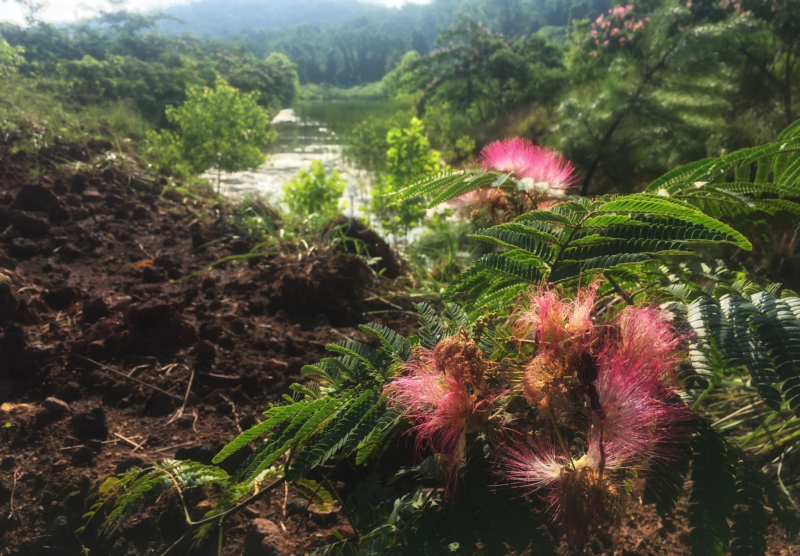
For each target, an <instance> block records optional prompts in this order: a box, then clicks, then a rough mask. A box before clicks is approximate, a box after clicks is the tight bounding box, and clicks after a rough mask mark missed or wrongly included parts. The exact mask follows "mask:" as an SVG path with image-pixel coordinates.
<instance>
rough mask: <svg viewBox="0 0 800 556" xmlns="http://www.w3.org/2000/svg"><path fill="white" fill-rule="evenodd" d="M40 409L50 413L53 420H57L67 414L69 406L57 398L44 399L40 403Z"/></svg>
mask: <svg viewBox="0 0 800 556" xmlns="http://www.w3.org/2000/svg"><path fill="white" fill-rule="evenodd" d="M42 407H43V408H45V409H46V410H47V411H49V412H50V415H51V416H52V417H53V418H58V417H62V416H64V415H66V414H67V413H69V404H68V403H67V402H65V401H62V400H59V399H58V398H52V397H51V398H45V399H44V400H43V401H42Z"/></svg>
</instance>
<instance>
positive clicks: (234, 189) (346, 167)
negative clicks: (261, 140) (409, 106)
mask: <svg viewBox="0 0 800 556" xmlns="http://www.w3.org/2000/svg"><path fill="white" fill-rule="evenodd" d="M397 109H398V107H397V106H396V105H395V104H394V103H391V102H383V101H361V102H355V101H347V102H325V103H321V102H320V103H305V104H300V105H298V106H297V108H296V109H291V108H289V109H285V110H281V111H280V112H279V113H278V115H277V116H275V118H274V119H273V120H272V123H273V129H274V130H275V131H276V132H277V134H278V137H277V139H276V140H275V141H274V142H273V143H271V144H270V145H269V146H268V147H267V148H266V149H265V152H266V153H267V162H266V163H265V164H263V165H262V166H260V167H259V168H257V169H255V170H251V171H245V172H234V173H225V172H223V173H222V181H221V190H222V192H223V193H224V194H226V195H228V196H229V197H239V196H242V195H246V194H253V193H256V194H259V195H262V196H263V197H265V198H266V199H267V200H269V201H270V202H271V203H273V204H275V205H280V198H281V195H282V193H283V184H284V183H286V182H288V181H289V180H291V179H292V178H294V177H295V176H296V175H297V173H298V172H299V171H300V170H310V169H311V162H312V161H313V160H319V161H321V162H322V163H323V164H324V165H325V168H326V169H327V171H328V173H329V174H330V172H331V171H332V170H338V171H339V174H340V175H341V177H342V180H343V181H344V182H345V184H346V190H345V194H344V197H343V201H345V202H347V206H349V207H357V206H358V205H360V204H363V203H364V202H365V201H366V199H367V198H368V196H369V189H370V185H371V174H370V173H369V172H367V171H366V170H364V169H362V168H359V167H358V166H357V165H356V164H355V163H354V162H353V161H352V160H348V159H346V157H345V156H344V149H345V146H346V145H345V142H346V136H347V132H348V131H349V129H351V128H352V127H353V126H354V125H356V124H358V123H359V122H361V121H363V120H364V119H366V118H368V117H370V116H373V115H382V114H385V113H393V111H396V110H397ZM203 177H205V178H206V179H208V180H209V181H210V182H211V183H216V179H217V176H216V173H215V172H214V173H208V174H206V175H204V176H203ZM347 212H348V214H351V213H352V209H350V210H348V211H347ZM355 214H358V210H356V211H355Z"/></svg>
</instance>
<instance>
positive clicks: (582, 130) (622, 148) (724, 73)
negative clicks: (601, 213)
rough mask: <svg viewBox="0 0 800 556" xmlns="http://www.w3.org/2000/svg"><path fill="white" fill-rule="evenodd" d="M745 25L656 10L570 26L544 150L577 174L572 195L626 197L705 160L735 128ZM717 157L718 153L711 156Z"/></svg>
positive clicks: (625, 11)
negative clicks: (566, 80) (738, 55)
mask: <svg viewBox="0 0 800 556" xmlns="http://www.w3.org/2000/svg"><path fill="white" fill-rule="evenodd" d="M751 27H752V24H751V23H750V22H749V20H748V19H746V18H741V17H727V18H723V19H719V20H710V19H709V18H706V17H695V16H693V15H692V13H691V11H690V9H689V8H686V7H684V6H682V5H675V4H673V3H672V2H664V3H663V5H662V7H660V8H659V9H657V10H656V11H655V12H654V13H652V14H651V13H650V12H648V11H646V10H645V9H643V8H636V7H634V6H624V7H617V8H614V9H613V10H610V11H609V13H608V14H604V15H603V16H601V17H599V18H598V19H597V20H596V21H594V22H593V23H592V24H591V25H589V24H588V23H587V22H582V23H581V24H578V25H576V27H575V31H574V32H573V33H572V37H571V40H572V41H573V47H572V50H571V52H570V54H569V59H568V67H569V69H570V73H571V75H572V78H571V80H572V83H571V87H570V89H569V92H568V94H567V95H566V97H565V98H563V101H562V103H561V104H560V106H559V109H558V112H557V116H556V117H557V121H556V125H555V126H554V130H553V131H554V133H553V135H552V137H551V142H552V143H554V146H556V147H557V148H558V149H559V150H561V151H562V152H564V154H565V155H566V156H567V157H568V158H570V159H571V160H572V161H573V162H574V163H575V164H576V166H577V167H578V168H579V169H580V170H582V174H583V181H582V183H581V193H582V194H586V193H587V192H590V191H597V190H598V188H600V187H601V188H603V189H612V188H613V189H614V190H620V189H622V190H630V189H633V188H635V187H637V186H639V185H641V184H642V183H643V182H645V181H646V180H648V179H652V178H653V177H655V176H657V175H658V174H660V173H662V172H664V171H666V170H667V169H668V168H669V167H670V166H672V165H675V164H680V163H685V162H689V161H692V160H697V159H699V158H704V157H706V156H709V155H711V154H715V153H713V152H708V151H709V150H710V149H709V144H708V141H709V139H710V138H712V137H713V136H714V135H715V134H722V135H726V134H725V132H724V130H725V126H727V125H731V124H730V123H729V122H732V121H734V120H735V119H736V118H734V117H733V112H734V107H733V106H732V104H731V101H730V100H731V98H732V97H733V92H732V90H731V89H732V88H733V87H734V84H733V81H732V79H731V78H730V74H731V70H730V64H731V63H733V62H734V60H735V58H734V55H733V53H735V52H736V48H737V44H738V42H739V41H740V40H741V38H742V37H743V36H744V35H745V34H746V33H747V32H748V30H749V29H750V28H751ZM717 154H718V153H717Z"/></svg>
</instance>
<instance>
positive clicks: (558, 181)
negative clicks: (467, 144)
mask: <svg viewBox="0 0 800 556" xmlns="http://www.w3.org/2000/svg"><path fill="white" fill-rule="evenodd" d="M479 162H480V164H481V166H482V167H483V168H484V169H486V170H488V169H490V168H494V169H495V170H498V171H500V172H506V173H511V174H514V177H515V178H516V179H518V180H525V179H527V180H532V182H533V184H535V185H541V186H543V188H544V189H548V190H560V191H563V190H564V189H566V188H568V187H570V186H571V185H572V184H573V183H575V181H576V179H577V176H576V175H575V168H574V167H573V166H572V163H571V162H569V161H568V160H566V159H564V157H562V156H561V154H559V153H558V152H556V151H554V150H552V149H548V148H544V147H539V146H536V145H534V144H533V143H531V142H530V141H528V140H527V139H524V138H521V137H512V138H508V139H503V140H502V141H495V142H494V143H491V144H490V145H488V146H486V147H485V148H484V149H483V151H482V152H481V155H480V158H479Z"/></svg>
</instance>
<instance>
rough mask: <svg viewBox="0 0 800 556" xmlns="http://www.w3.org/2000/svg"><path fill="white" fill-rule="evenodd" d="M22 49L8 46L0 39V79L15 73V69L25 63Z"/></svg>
mask: <svg viewBox="0 0 800 556" xmlns="http://www.w3.org/2000/svg"><path fill="white" fill-rule="evenodd" d="M23 52H25V49H24V48H21V47H14V46H11V45H9V44H8V43H7V42H6V41H4V40H3V39H0V77H8V76H9V75H11V74H13V73H17V68H18V67H19V66H21V65H22V64H24V63H25V58H23V57H22V53H23Z"/></svg>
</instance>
